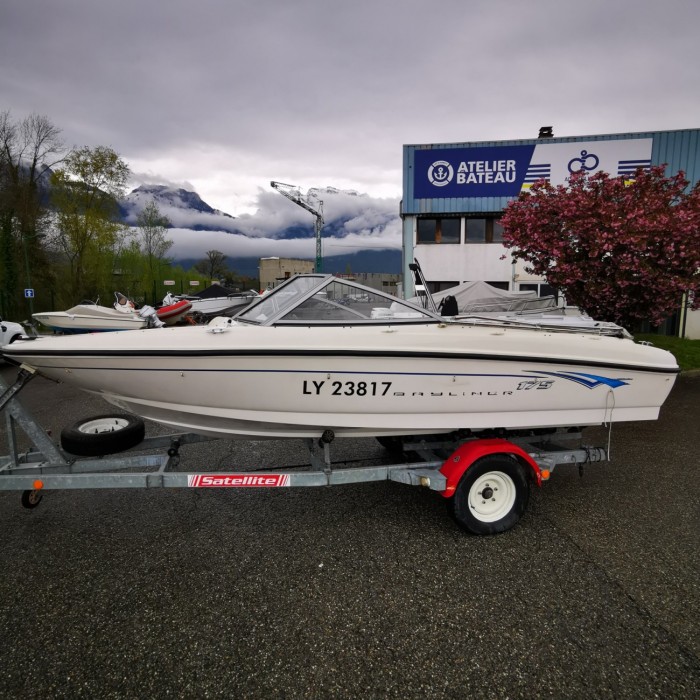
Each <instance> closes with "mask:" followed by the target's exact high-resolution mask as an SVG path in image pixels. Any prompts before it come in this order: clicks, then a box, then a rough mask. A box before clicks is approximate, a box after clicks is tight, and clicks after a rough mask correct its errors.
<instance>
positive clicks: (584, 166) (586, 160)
mask: <svg viewBox="0 0 700 700" xmlns="http://www.w3.org/2000/svg"><path fill="white" fill-rule="evenodd" d="M599 164H600V158H598V156H597V155H596V154H595V153H589V152H588V151H581V157H580V158H572V159H571V160H570V161H569V165H568V168H569V172H570V173H578V172H580V171H581V170H586V171H590V170H595V169H596V168H597V167H598V165H599Z"/></svg>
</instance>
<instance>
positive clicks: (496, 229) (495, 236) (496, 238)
mask: <svg viewBox="0 0 700 700" xmlns="http://www.w3.org/2000/svg"><path fill="white" fill-rule="evenodd" d="M491 225H492V232H493V233H492V235H491V242H492V243H502V242H503V226H502V224H501V220H500V219H492V220H491Z"/></svg>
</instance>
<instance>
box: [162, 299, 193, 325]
mask: <svg viewBox="0 0 700 700" xmlns="http://www.w3.org/2000/svg"><path fill="white" fill-rule="evenodd" d="M191 310H192V303H191V302H190V301H188V300H187V299H177V298H176V297H174V296H173V295H172V294H166V295H165V298H164V299H163V304H162V305H161V306H159V307H158V308H157V309H156V315H157V316H158V318H159V319H160V320H161V321H162V322H163V323H164V324H165V325H166V326H174V325H175V324H176V323H177V322H178V321H180V320H181V319H182V318H183V317H184V316H186V315H187V314H188V313H190V311H191Z"/></svg>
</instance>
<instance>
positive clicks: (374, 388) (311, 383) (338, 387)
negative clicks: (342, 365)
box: [302, 379, 391, 396]
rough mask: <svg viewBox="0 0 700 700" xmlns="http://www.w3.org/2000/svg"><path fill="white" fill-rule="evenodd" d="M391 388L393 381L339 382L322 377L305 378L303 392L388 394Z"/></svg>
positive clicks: (314, 394)
mask: <svg viewBox="0 0 700 700" xmlns="http://www.w3.org/2000/svg"><path fill="white" fill-rule="evenodd" d="M390 388H391V382H354V381H353V382H339V381H326V380H325V379H321V380H319V381H317V380H315V379H311V380H307V379H305V380H304V385H303V389H302V394H307V395H310V396H320V395H321V393H324V394H325V393H327V394H330V395H331V396H386V394H387V392H388V391H389V389H390Z"/></svg>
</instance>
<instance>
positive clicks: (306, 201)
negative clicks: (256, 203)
mask: <svg viewBox="0 0 700 700" xmlns="http://www.w3.org/2000/svg"><path fill="white" fill-rule="evenodd" d="M270 185H271V186H272V187H274V189H276V190H277V191H278V192H279V193H280V194H282V195H284V196H285V197H286V198H287V199H290V200H291V201H292V202H294V203H295V204H298V205H299V206H300V207H303V208H304V209H306V211H308V212H311V213H312V214H313V215H314V235H315V237H316V265H315V268H314V269H315V271H316V272H322V270H321V268H322V267H323V252H322V249H321V229H322V228H323V202H322V201H321V200H320V199H319V198H318V195H317V194H316V190H315V189H310V190H309V191H308V192H307V193H306V195H303V194H302V193H301V190H300V189H299V188H298V187H296V186H295V185H286V184H285V183H284V182H275V181H274V180H273V181H272V182H271V183H270Z"/></svg>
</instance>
